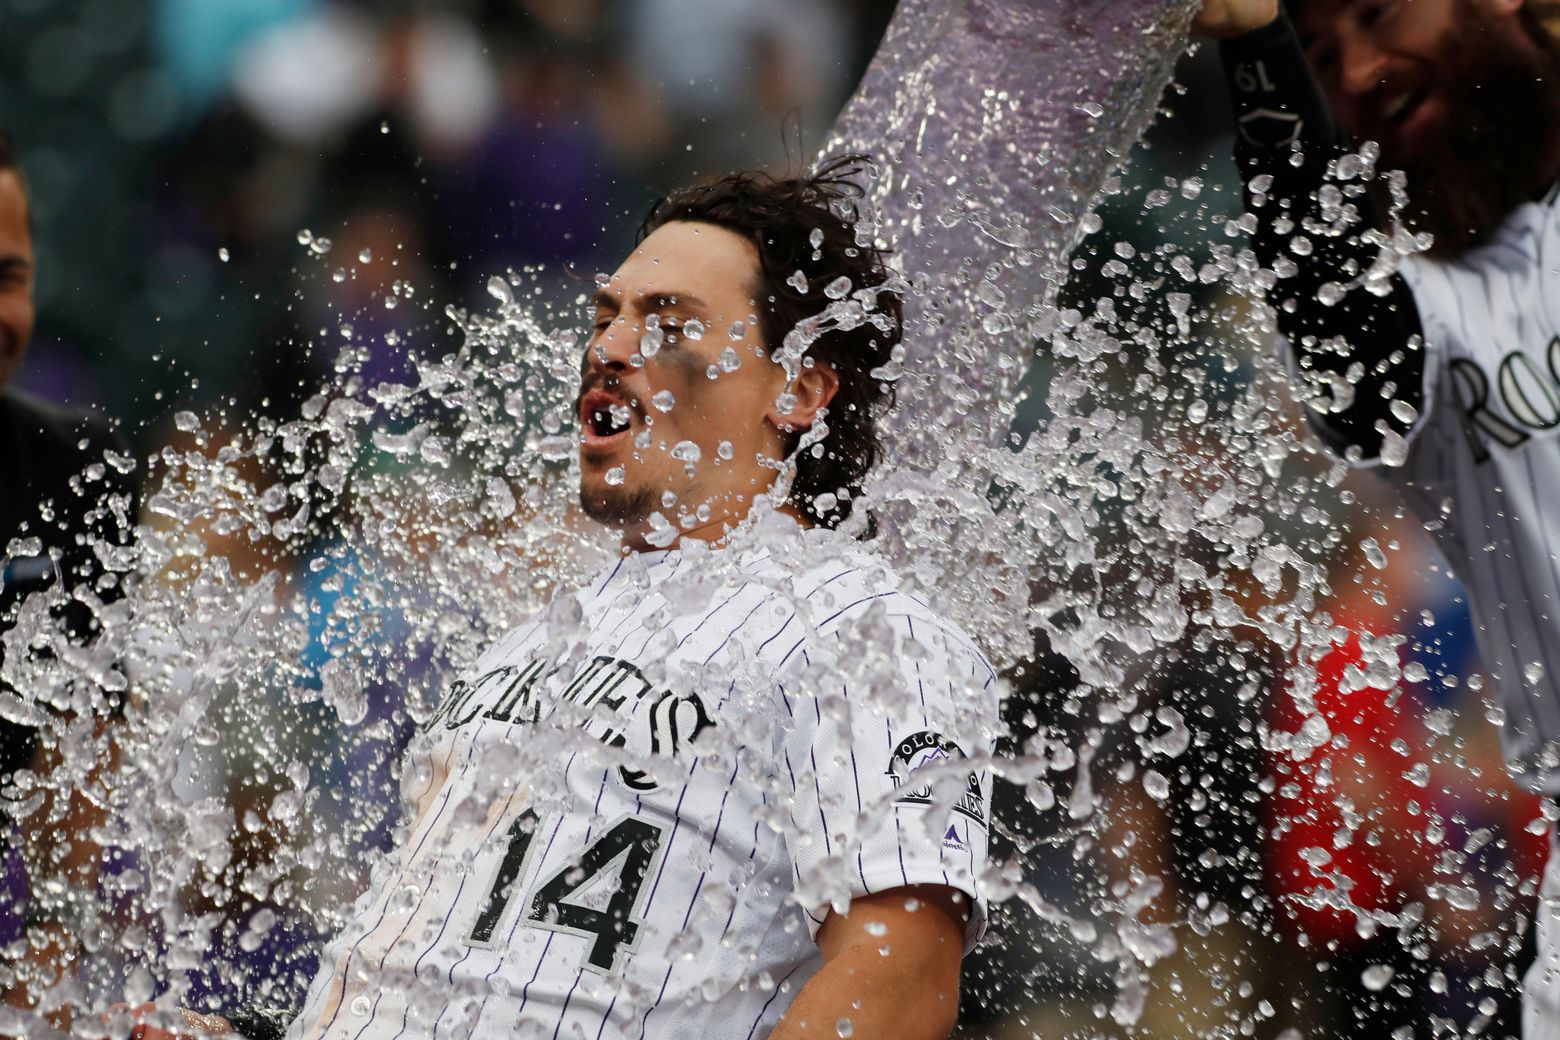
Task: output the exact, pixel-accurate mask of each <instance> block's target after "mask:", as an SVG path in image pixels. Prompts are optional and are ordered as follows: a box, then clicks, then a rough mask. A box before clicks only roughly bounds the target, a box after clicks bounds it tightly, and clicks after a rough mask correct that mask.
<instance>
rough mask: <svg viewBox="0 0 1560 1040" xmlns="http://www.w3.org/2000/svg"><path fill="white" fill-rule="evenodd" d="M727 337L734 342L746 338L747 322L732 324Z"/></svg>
mask: <svg viewBox="0 0 1560 1040" xmlns="http://www.w3.org/2000/svg"><path fill="white" fill-rule="evenodd" d="M726 335H727V336H729V337H730V338H731V340H732V341H733V342H735V341H737V340H739V339H742V338H744V337H746V336H747V322H745V321H734V322H732V323H731V328H729V329H727V330H726Z"/></svg>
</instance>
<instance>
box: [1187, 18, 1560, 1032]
mask: <svg viewBox="0 0 1560 1040" xmlns="http://www.w3.org/2000/svg"><path fill="white" fill-rule="evenodd" d="M1289 15H1290V16H1291V17H1292V18H1293V22H1292V23H1291V21H1290V17H1286V16H1285V15H1283V14H1281V13H1280V12H1279V11H1278V10H1277V8H1276V0H1207V2H1206V3H1205V4H1204V7H1203V9H1202V12H1201V14H1200V16H1199V20H1198V26H1199V27H1200V28H1201V29H1202V30H1203V31H1204V32H1206V33H1208V34H1210V35H1213V36H1216V37H1219V38H1220V39H1221V40H1222V43H1221V51H1222V56H1223V60H1224V65H1225V69H1226V73H1227V78H1228V81H1229V85H1230V92H1231V95H1232V97H1233V99H1234V104H1235V115H1236V125H1237V134H1236V159H1237V163H1238V164H1239V165H1240V167H1241V170H1242V173H1243V175H1244V176H1245V178H1246V194H1247V202H1248V205H1249V206H1250V207H1251V209H1252V212H1254V213H1255V214H1256V215H1257V217H1258V218H1259V220H1258V227H1259V230H1258V231H1257V233H1256V236H1255V243H1254V244H1255V248H1256V252H1257V255H1258V257H1259V258H1260V259H1261V262H1262V264H1263V267H1264V268H1265V269H1267V270H1269V271H1271V272H1272V274H1273V275H1275V276H1276V281H1275V282H1274V284H1273V288H1272V289H1271V291H1270V294H1269V295H1270V299H1271V301H1272V303H1273V304H1274V305H1275V308H1276V310H1277V313H1278V322H1279V327H1280V329H1281V331H1282V332H1283V333H1284V335H1285V338H1286V339H1287V340H1288V342H1289V344H1290V346H1291V347H1292V350H1293V358H1294V363H1295V370H1296V373H1297V378H1298V380H1299V381H1300V383H1301V385H1302V386H1303V387H1304V388H1305V390H1306V396H1308V397H1309V398H1310V399H1311V407H1310V409H1309V412H1310V415H1311V418H1312V420H1313V424H1314V426H1315V428H1316V429H1317V430H1318V432H1319V433H1320V435H1321V436H1322V438H1323V439H1324V440H1326V441H1327V442H1328V443H1329V444H1330V445H1332V446H1333V447H1334V448H1335V449H1336V450H1337V451H1338V452H1339V453H1340V454H1341V455H1342V457H1343V458H1344V459H1346V460H1348V461H1350V462H1353V463H1356V464H1360V465H1367V466H1374V465H1377V464H1384V465H1383V466H1382V468H1381V469H1380V470H1379V472H1380V473H1381V475H1382V476H1383V477H1385V478H1386V479H1387V480H1389V481H1391V482H1392V483H1393V484H1394V485H1396V486H1397V487H1398V488H1399V489H1400V491H1401V492H1402V494H1403V496H1404V498H1405V500H1406V501H1407V502H1408V503H1409V504H1410V506H1411V507H1412V508H1413V509H1414V511H1415V512H1416V513H1418V515H1419V516H1420V518H1421V519H1422V520H1423V521H1424V522H1425V525H1426V527H1427V528H1428V529H1430V530H1432V531H1434V532H1435V534H1436V536H1437V538H1438V539H1439V541H1440V544H1441V548H1442V551H1443V552H1444V553H1445V554H1446V557H1447V559H1448V560H1449V561H1450V562H1451V564H1452V566H1453V568H1454V569H1455V570H1456V572H1457V574H1458V576H1459V577H1460V578H1461V579H1462V581H1463V582H1464V584H1465V585H1466V586H1467V589H1468V594H1469V597H1470V602H1471V606H1472V609H1473V614H1474V618H1475V622H1476V626H1477V632H1478V638H1479V645H1480V650H1481V653H1482V656H1483V658H1484V665H1485V667H1486V669H1487V670H1488V672H1489V676H1490V679H1491V681H1492V683H1493V685H1494V692H1495V694H1496V698H1497V701H1498V705H1499V709H1500V712H1501V714H1502V716H1503V721H1504V726H1503V734H1504V738H1505V742H1506V749H1507V753H1508V759H1509V764H1510V768H1511V770H1512V772H1513V773H1514V774H1515V775H1517V776H1518V777H1519V778H1520V779H1521V780H1522V781H1523V782H1524V783H1526V784H1528V785H1530V786H1531V787H1532V788H1533V789H1534V790H1536V791H1539V792H1542V793H1544V794H1547V795H1554V794H1556V793H1557V792H1560V771H1557V769H1556V764H1557V761H1560V757H1557V756H1560V743H1557V740H1560V685H1557V684H1560V602H1557V601H1560V565H1557V563H1556V559H1557V557H1556V552H1557V550H1560V535H1557V534H1556V533H1555V524H1556V522H1557V520H1560V499H1557V498H1556V495H1557V494H1560V437H1557V434H1556V432H1555V431H1556V428H1557V427H1560V211H1557V205H1556V196H1557V191H1556V180H1557V178H1560V40H1557V36H1556V33H1555V30H1554V5H1552V4H1548V3H1540V2H1539V0H1526V2H1524V0H1302V2H1299V3H1292V4H1290V5H1289ZM1334 119H1336V123H1335V122H1334ZM1339 130H1341V131H1342V132H1343V134H1347V135H1348V137H1350V138H1352V139H1354V140H1356V141H1373V142H1376V144H1377V146H1378V147H1379V150H1380V155H1379V163H1378V165H1379V166H1380V167H1381V168H1383V169H1387V170H1391V169H1400V170H1402V171H1404V172H1405V173H1406V174H1407V192H1408V200H1409V201H1408V204H1407V206H1406V208H1404V209H1403V211H1402V213H1401V217H1402V220H1403V221H1404V223H1405V224H1406V227H1407V233H1412V234H1418V235H1433V244H1432V245H1431V246H1430V248H1429V249H1428V251H1426V252H1424V253H1420V254H1414V255H1411V256H1409V257H1407V258H1404V259H1402V260H1401V262H1399V258H1398V257H1397V253H1398V252H1401V251H1402V250H1398V249H1396V248H1394V246H1393V245H1391V244H1389V243H1390V242H1391V239H1390V236H1389V235H1385V234H1382V233H1380V232H1378V231H1377V230H1376V229H1381V230H1382V231H1386V230H1387V225H1386V223H1385V222H1383V221H1382V220H1381V219H1380V218H1381V208H1380V202H1381V201H1382V200H1381V199H1380V198H1379V197H1378V195H1377V194H1376V192H1375V191H1374V190H1373V189H1370V188H1367V187H1365V186H1363V185H1362V184H1361V182H1360V180H1359V179H1358V169H1357V167H1358V166H1359V163H1358V162H1357V161H1355V160H1351V159H1347V158H1345V151H1344V145H1343V140H1344V139H1343V136H1342V135H1341V134H1340V133H1339ZM1346 207H1353V208H1354V209H1355V210H1356V211H1358V212H1359V213H1360V214H1362V215H1363V216H1364V218H1365V219H1364V220H1362V221H1360V222H1359V223H1357V224H1354V225H1352V226H1350V225H1349V223H1348V222H1347V221H1346V220H1344V219H1343V216H1344V209H1345V208H1346ZM1421 244H1422V243H1421ZM1547 874H1548V876H1547V877H1546V879H1545V882H1544V894H1545V896H1546V899H1545V900H1544V902H1543V903H1542V904H1541V906H1540V909H1539V916H1538V931H1539V951H1540V952H1539V957H1538V960H1537V962H1536V963H1535V964H1534V966H1533V968H1532V970H1531V971H1530V972H1529V974H1528V976H1527V979H1526V987H1525V995H1524V1001H1525V1003H1524V1019H1525V1030H1526V1035H1527V1036H1529V1037H1545V1036H1560V921H1557V920H1556V918H1555V910H1554V907H1553V905H1552V900H1553V899H1554V897H1556V896H1560V858H1557V857H1555V856H1553V855H1551V858H1550V866H1549V868H1548V871H1547Z"/></svg>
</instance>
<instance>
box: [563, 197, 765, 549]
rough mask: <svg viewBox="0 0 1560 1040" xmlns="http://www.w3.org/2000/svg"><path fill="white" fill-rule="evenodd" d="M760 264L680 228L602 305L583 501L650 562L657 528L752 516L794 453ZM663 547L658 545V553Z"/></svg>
mask: <svg viewBox="0 0 1560 1040" xmlns="http://www.w3.org/2000/svg"><path fill="white" fill-rule="evenodd" d="M758 274H759V271H758V253H757V251H756V250H755V249H754V248H753V245H752V244H751V243H750V242H748V240H747V239H745V238H743V237H742V236H740V235H737V234H735V233H733V232H730V231H727V230H726V229H724V228H720V227H716V226H714V225H710V224H699V223H691V222H686V221H674V222H672V223H670V224H666V225H665V226H663V227H661V228H659V229H658V230H657V231H655V232H654V233H653V234H652V235H650V236H649V237H648V238H646V239H645V241H644V242H643V243H641V245H640V246H639V248H637V249H636V250H634V252H633V254H632V255H630V256H629V258H628V259H627V260H625V261H624V262H623V265H622V266H621V267H619V268H618V269H617V271H616V272H615V273H614V274H613V275H612V277H611V280H610V281H609V283H608V284H607V285H606V286H603V287H602V288H601V289H600V291H598V293H597V294H596V300H595V325H594V331H593V333H592V335H591V338H590V343H589V345H588V346H587V347H586V350H585V357H584V361H583V364H582V367H581V378H580V396H579V401H578V417H579V422H580V429H581V436H580V501H581V504H582V505H583V506H584V508H585V510H586V512H587V513H588V514H590V515H591V516H592V517H593V518H595V519H596V520H598V521H600V522H602V523H607V524H612V525H614V526H619V527H621V528H622V529H623V533H624V541H625V543H627V544H631V545H635V546H636V547H640V548H643V547H645V545H647V544H654V543H653V542H647V541H646V536H647V535H649V534H651V530H652V527H651V522H650V521H651V514H652V513H655V512H659V513H660V514H661V515H662V517H663V518H665V519H666V520H667V521H670V522H671V523H672V524H675V525H677V526H678V527H679V528H681V529H682V530H683V531H684V532H686V533H689V534H693V535H695V536H699V535H701V534H702V535H704V536H709V535H711V534H713V535H718V533H719V531H720V529H721V527H722V526H723V525H724V524H727V523H731V522H734V521H736V520H740V519H741V518H742V517H743V516H745V515H746V514H747V511H748V509H749V508H750V506H751V504H752V501H753V499H754V497H755V496H756V495H758V494H761V493H762V492H763V491H765V490H766V489H767V488H768V487H769V486H770V484H771V483H772V482H773V480H774V477H775V470H774V469H773V468H772V467H766V466H764V465H763V464H762V463H761V462H760V459H767V460H771V461H772V460H775V459H777V458H778V457H779V456H780V455H781V454H782V453H783V451H784V445H785V433H784V432H783V431H782V429H781V427H782V426H783V425H784V424H785V423H786V421H787V419H786V416H784V415H782V414H780V412H779V411H778V408H777V404H776V399H777V398H778V397H779V396H780V394H781V393H782V392H783V391H784V390H785V388H786V380H785V372H784V369H782V368H781V367H780V366H779V365H777V364H775V363H774V362H773V361H771V360H769V358H768V355H767V352H766V351H765V350H764V345H763V343H762V342H761V340H760V333H759V329H758V320H757V317H756V314H757V311H758V301H757V298H756V293H757V286H758ZM657 541H659V540H657Z"/></svg>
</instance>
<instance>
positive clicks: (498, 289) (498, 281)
mask: <svg viewBox="0 0 1560 1040" xmlns="http://www.w3.org/2000/svg"><path fill="white" fill-rule="evenodd" d="M487 291H488V295H489V296H491V297H493V299H495V300H497V301H498V302H499V303H505V304H508V303H514V302H515V296H514V293H513V292H512V291H511V290H510V288H509V280H508V279H507V278H504V277H503V276H502V275H496V274H495V275H494V276H493V277H491V278H489V279H488V283H487Z"/></svg>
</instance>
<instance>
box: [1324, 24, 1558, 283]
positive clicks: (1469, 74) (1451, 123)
mask: <svg viewBox="0 0 1560 1040" xmlns="http://www.w3.org/2000/svg"><path fill="white" fill-rule="evenodd" d="M1523 2H1524V0H1306V3H1305V4H1304V6H1303V7H1302V8H1301V10H1300V13H1299V16H1298V17H1297V19H1296V28H1297V29H1298V30H1299V33H1300V37H1301V41H1302V42H1303V43H1304V44H1305V48H1306V56H1307V58H1308V60H1309V61H1310V63H1311V67H1312V69H1313V70H1314V71H1315V73H1316V76H1317V80H1318V82H1319V83H1320V85H1321V87H1322V90H1323V92H1324V93H1325V94H1326V95H1327V100H1328V103H1329V105H1330V107H1331V108H1332V111H1333V113H1334V115H1335V116H1336V117H1337V119H1338V122H1339V123H1340V124H1341V125H1342V127H1343V128H1344V130H1346V131H1347V132H1348V133H1349V134H1350V135H1351V136H1352V137H1354V138H1355V139H1357V140H1371V141H1376V142H1378V143H1379V144H1380V145H1381V157H1382V160H1383V163H1384V166H1385V168H1387V169H1394V168H1396V169H1403V170H1405V171H1406V172H1407V173H1408V190H1409V195H1410V208H1409V211H1408V212H1407V213H1406V214H1405V217H1406V219H1408V221H1409V223H1410V224H1412V225H1415V226H1417V227H1419V228H1420V229H1422V230H1428V231H1432V232H1434V233H1435V235H1436V238H1437V242H1438V246H1439V248H1438V251H1439V252H1442V253H1456V252H1459V251H1461V250H1462V249H1464V248H1466V247H1467V246H1469V245H1472V244H1474V243H1476V242H1477V241H1479V240H1480V239H1481V238H1482V237H1483V236H1484V235H1485V234H1486V233H1487V232H1488V231H1490V230H1491V229H1493V227H1494V226H1495V225H1496V224H1498V223H1499V222H1500V221H1501V220H1502V219H1504V217H1505V216H1506V214H1508V213H1509V212H1510V211H1511V210H1512V209H1514V208H1516V206H1517V205H1520V204H1521V203H1522V202H1524V201H1526V200H1527V199H1529V198H1531V197H1532V196H1534V195H1535V194H1537V193H1539V192H1541V191H1542V190H1543V189H1544V187H1546V186H1547V185H1548V184H1549V183H1550V182H1552V181H1553V180H1554V178H1555V177H1556V176H1557V175H1560V127H1557V126H1556V125H1555V117H1556V116H1557V115H1560V89H1557V87H1556V79H1557V76H1556V73H1557V72H1560V69H1557V68H1556V58H1555V55H1554V52H1553V48H1549V47H1545V46H1541V45H1540V43H1539V42H1538V41H1536V40H1535V39H1534V38H1532V36H1531V35H1530V34H1529V31H1528V29H1527V27H1526V26H1525V25H1524V23H1523V20H1522V6H1523Z"/></svg>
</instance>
